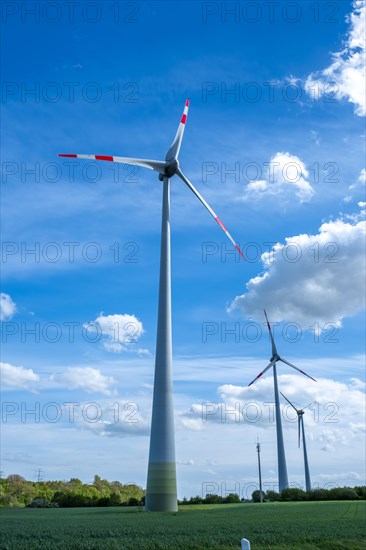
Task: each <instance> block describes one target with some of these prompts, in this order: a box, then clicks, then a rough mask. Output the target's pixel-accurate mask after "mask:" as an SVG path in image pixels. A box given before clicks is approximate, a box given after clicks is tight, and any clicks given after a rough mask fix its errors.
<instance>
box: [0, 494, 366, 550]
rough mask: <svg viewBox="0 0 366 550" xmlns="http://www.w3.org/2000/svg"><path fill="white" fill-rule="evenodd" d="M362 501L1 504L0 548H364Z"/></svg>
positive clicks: (365, 504) (365, 524)
mask: <svg viewBox="0 0 366 550" xmlns="http://www.w3.org/2000/svg"><path fill="white" fill-rule="evenodd" d="M365 514H366V502H365V501H353V502H352V501H351V502H344V501H343V502H304V503H301V502H297V503H265V504H241V505H237V504H234V505H230V504H226V505H216V506H210V505H202V506H200V505H197V506H182V507H180V510H179V513H178V514H157V513H152V514H147V513H142V512H138V511H137V510H136V509H135V508H123V507H119V508H112V507H111V508H59V509H57V508H56V509H55V508H51V509H30V508H18V509H9V508H6V509H4V508H2V509H1V510H0V518H1V525H0V536H1V538H0V548H1V549H2V550H5V549H7V550H13V549H17V550H18V549H21V550H23V549H27V550H31V549H42V550H54V549H61V550H63V549H65V550H66V549H67V550H79V549H90V550H91V549H93V550H104V549H106V550H112V549H113V550H116V549H126V550H175V549H177V550H178V549H179V550H199V549H221V550H229V549H230V550H232V549H240V539H241V538H243V537H245V538H247V539H249V540H250V543H251V549H252V550H257V549H258V550H259V549H264V548H266V549H276V550H277V549H278V550H279V549H290V550H315V549H317V548H320V549H333V548H334V549H353V550H365V549H366V539H365V532H366V522H365Z"/></svg>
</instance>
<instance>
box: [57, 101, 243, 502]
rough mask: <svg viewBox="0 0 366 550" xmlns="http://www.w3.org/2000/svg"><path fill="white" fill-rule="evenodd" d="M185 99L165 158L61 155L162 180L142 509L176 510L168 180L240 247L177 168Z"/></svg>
mask: <svg viewBox="0 0 366 550" xmlns="http://www.w3.org/2000/svg"><path fill="white" fill-rule="evenodd" d="M188 107H189V99H187V101H186V103H185V107H184V110H183V114H182V117H181V119H180V123H179V126H178V130H177V133H176V136H175V138H174V140H173V143H172V144H171V146H170V148H169V150H168V152H167V154H166V156H165V160H149V159H138V158H127V157H115V156H107V155H84V154H82V155H79V154H71V155H70V154H60V155H59V156H60V157H68V158H81V159H87V160H104V161H109V162H120V163H122V164H132V165H136V166H142V167H144V168H149V169H150V170H154V171H155V172H157V173H158V174H159V180H160V181H162V182H164V183H163V207H162V225H161V247H160V282H159V306H158V326H157V337H156V354H155V377H154V394H153V407H152V419H151V435H150V453H149V465H148V474H147V486H146V500H145V510H148V511H152V512H176V511H177V509H178V507H177V482H176V462H175V442H174V413H173V384H172V320H171V276H170V178H172V177H173V176H174V175H177V176H178V177H179V178H180V179H181V180H182V181H183V182H184V183H185V184H186V186H187V187H188V188H189V189H190V190H191V191H192V193H193V194H194V195H195V196H196V197H197V198H198V200H199V201H200V202H201V203H202V204H203V205H204V206H205V207H206V208H207V210H208V211H209V213H210V214H211V216H212V217H213V218H214V219H215V221H216V222H217V223H218V224H219V226H220V227H221V229H222V230H223V231H224V232H225V234H226V235H227V237H228V238H229V239H230V241H231V242H232V244H233V245H234V246H235V248H236V250H237V251H238V253H239V254H240V255H241V256H242V257H243V258H244V256H243V253H242V251H241V250H240V248H239V246H238V244H237V243H236V242H235V240H234V239H233V237H232V236H231V235H230V233H229V231H228V230H227V229H226V227H225V226H224V224H223V223H222V221H221V220H220V218H219V217H218V216H217V214H216V213H215V211H214V210H213V209H212V208H211V206H210V205H209V204H208V203H207V202H206V201H205V199H204V198H203V197H202V195H201V194H200V193H199V192H198V191H197V189H196V188H195V187H194V186H193V184H192V183H191V182H190V181H189V180H188V179H187V178H186V176H185V175H184V174H183V172H182V170H181V169H180V166H179V161H178V155H179V150H180V146H181V143H182V139H183V133H184V128H185V125H186V121H187V115H188Z"/></svg>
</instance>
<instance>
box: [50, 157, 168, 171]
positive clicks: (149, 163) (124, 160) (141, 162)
mask: <svg viewBox="0 0 366 550" xmlns="http://www.w3.org/2000/svg"><path fill="white" fill-rule="evenodd" d="M58 156H59V157H66V158H72V159H86V160H106V161H108V162H120V163H121V164H133V165H134V166H142V167H143V168H149V169H150V170H155V172H159V174H164V170H165V162H163V161H160V160H150V159H135V158H128V157H115V156H110V155H79V154H77V155H74V154H72V155H70V154H65V153H61V154H59V155H58Z"/></svg>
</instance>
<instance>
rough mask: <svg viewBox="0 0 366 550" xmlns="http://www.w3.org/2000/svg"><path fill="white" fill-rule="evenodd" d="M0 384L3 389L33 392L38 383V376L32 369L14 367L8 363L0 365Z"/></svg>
mask: <svg viewBox="0 0 366 550" xmlns="http://www.w3.org/2000/svg"><path fill="white" fill-rule="evenodd" d="M0 370H1V384H2V386H3V387H4V388H6V387H8V388H11V389H17V390H20V389H23V390H30V391H33V390H34V389H35V388H36V386H37V383H38V382H39V376H38V374H36V373H35V372H34V371H33V370H32V369H25V368H24V367H16V366H14V365H11V364H10V363H0Z"/></svg>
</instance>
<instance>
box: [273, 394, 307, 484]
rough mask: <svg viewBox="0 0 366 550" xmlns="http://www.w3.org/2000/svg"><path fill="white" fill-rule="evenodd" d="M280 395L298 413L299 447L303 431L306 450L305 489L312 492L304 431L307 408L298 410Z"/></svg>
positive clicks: (304, 448) (303, 442)
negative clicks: (305, 410)
mask: <svg viewBox="0 0 366 550" xmlns="http://www.w3.org/2000/svg"><path fill="white" fill-rule="evenodd" d="M280 393H281V395H282V397H284V398H285V399H286V401H287V403H289V404H290V405H291V407H292V408H293V409H295V411H296V413H297V426H298V429H297V433H298V447H300V431H302V446H303V450H304V467H305V488H306V491H311V481H310V471H309V462H308V453H307V452H306V441H305V429H304V418H303V416H304V414H305V413H304V409H306V407H304V409H297V408H296V407H295V405H294V404H293V403H291V401H290V400H289V399H287V397H286V396H285V395H283V393H282V392H280ZM307 406H309V405H307Z"/></svg>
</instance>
